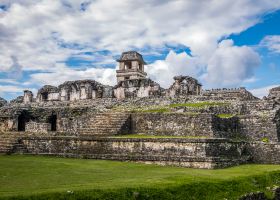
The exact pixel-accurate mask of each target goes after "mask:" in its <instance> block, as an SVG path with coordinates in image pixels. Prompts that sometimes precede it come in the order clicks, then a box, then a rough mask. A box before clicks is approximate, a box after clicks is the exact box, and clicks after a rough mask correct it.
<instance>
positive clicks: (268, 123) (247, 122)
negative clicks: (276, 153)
mask: <svg viewBox="0 0 280 200" xmlns="http://www.w3.org/2000/svg"><path fill="white" fill-rule="evenodd" d="M274 117H275V116H274V115H266V114H258V115H257V114H255V115H242V116H239V127H240V134H241V135H242V136H244V137H245V138H247V139H249V140H251V141H262V140H268V141H278V134H277V129H278V127H277V124H276V123H275V120H274Z"/></svg>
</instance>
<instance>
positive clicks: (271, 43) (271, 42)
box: [260, 35, 280, 53]
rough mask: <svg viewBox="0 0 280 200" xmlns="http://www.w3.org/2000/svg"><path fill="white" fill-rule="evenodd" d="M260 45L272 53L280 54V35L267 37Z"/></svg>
mask: <svg viewBox="0 0 280 200" xmlns="http://www.w3.org/2000/svg"><path fill="white" fill-rule="evenodd" d="M260 45H261V46H263V47H266V48H267V49H269V50H270V51H271V52H275V53H280V35H268V36H265V37H264V39H263V40H262V41H261V43H260Z"/></svg>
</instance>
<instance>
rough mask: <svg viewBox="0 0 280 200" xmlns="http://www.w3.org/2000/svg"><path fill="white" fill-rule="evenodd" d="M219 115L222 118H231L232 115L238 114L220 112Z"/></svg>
mask: <svg viewBox="0 0 280 200" xmlns="http://www.w3.org/2000/svg"><path fill="white" fill-rule="evenodd" d="M217 116H218V117H220V118H231V117H234V116H236V115H233V114H218V115H217Z"/></svg>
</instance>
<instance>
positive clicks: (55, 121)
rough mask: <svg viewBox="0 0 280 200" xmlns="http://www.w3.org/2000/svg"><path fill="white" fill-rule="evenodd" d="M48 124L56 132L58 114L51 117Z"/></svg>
mask: <svg viewBox="0 0 280 200" xmlns="http://www.w3.org/2000/svg"><path fill="white" fill-rule="evenodd" d="M48 123H50V124H51V131H56V128H57V126H56V123H57V115H56V114H53V115H51V116H50V117H49V119H48Z"/></svg>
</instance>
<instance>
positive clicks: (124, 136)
mask: <svg viewBox="0 0 280 200" xmlns="http://www.w3.org/2000/svg"><path fill="white" fill-rule="evenodd" d="M111 138H144V139H145V138H147V139H149V138H151V139H153V138H167V139H168V138H175V139H176V138H178V139H203V138H208V137H198V136H172V135H142V134H128V135H116V136H111Z"/></svg>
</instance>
